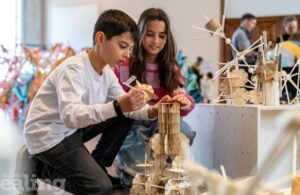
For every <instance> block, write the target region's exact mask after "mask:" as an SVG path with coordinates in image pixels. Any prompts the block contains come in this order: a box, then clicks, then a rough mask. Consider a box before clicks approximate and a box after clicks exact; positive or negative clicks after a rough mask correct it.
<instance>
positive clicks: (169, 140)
mask: <svg viewBox="0 0 300 195" xmlns="http://www.w3.org/2000/svg"><path fill="white" fill-rule="evenodd" d="M158 123H159V131H158V133H156V134H154V135H153V136H152V137H151V139H150V142H149V144H150V148H151V150H152V156H153V161H151V162H147V159H146V158H145V163H144V164H139V165H137V166H140V167H144V168H145V169H144V173H139V174H137V175H136V176H135V177H134V179H133V185H132V188H131V191H130V194H139V195H141V194H148V195H156V194H166V195H177V194H182V195H191V194H199V193H200V192H202V191H203V190H204V184H203V182H197V184H195V182H193V183H192V182H191V181H190V180H189V179H188V178H187V177H184V176H183V173H184V170H183V169H182V168H181V164H182V163H181V162H182V159H184V156H185V155H184V148H186V147H188V143H189V141H188V139H187V137H186V136H185V135H184V134H181V133H180V129H179V128H180V106H179V104H178V103H161V104H160V105H159V110H158ZM168 158H170V159H171V160H172V164H169V163H167V161H166V160H167V159H168Z"/></svg>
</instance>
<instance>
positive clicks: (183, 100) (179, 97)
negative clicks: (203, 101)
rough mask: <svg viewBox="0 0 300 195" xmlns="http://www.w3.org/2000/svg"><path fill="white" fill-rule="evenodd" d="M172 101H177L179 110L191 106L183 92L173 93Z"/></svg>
mask: <svg viewBox="0 0 300 195" xmlns="http://www.w3.org/2000/svg"><path fill="white" fill-rule="evenodd" d="M172 101H174V102H178V103H179V104H180V109H181V110H189V109H190V108H191V106H192V102H191V101H190V100H189V99H188V98H187V97H186V96H185V95H184V94H177V95H175V96H174V97H172Z"/></svg>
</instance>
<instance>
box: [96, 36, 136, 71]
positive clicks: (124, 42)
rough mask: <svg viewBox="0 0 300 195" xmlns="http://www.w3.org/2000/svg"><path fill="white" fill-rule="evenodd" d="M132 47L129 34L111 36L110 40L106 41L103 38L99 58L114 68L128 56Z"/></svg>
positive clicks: (132, 43)
mask: <svg viewBox="0 0 300 195" xmlns="http://www.w3.org/2000/svg"><path fill="white" fill-rule="evenodd" d="M133 45H134V41H133V39H132V34H131V33H130V32H124V33H122V34H121V35H117V36H113V37H112V38H111V39H110V40H107V39H106V37H105V36H104V38H103V41H102V43H101V49H100V53H101V54H100V56H102V58H103V60H104V62H105V63H106V64H109V65H110V66H111V67H116V66H118V65H120V64H122V63H123V62H124V61H125V60H126V59H127V58H128V57H129V56H130V54H131V51H132V48H133Z"/></svg>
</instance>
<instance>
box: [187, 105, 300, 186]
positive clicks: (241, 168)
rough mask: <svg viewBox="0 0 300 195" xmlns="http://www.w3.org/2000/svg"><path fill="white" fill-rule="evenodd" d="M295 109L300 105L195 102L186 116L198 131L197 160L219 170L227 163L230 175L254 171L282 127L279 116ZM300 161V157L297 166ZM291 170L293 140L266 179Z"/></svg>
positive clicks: (196, 142)
mask: <svg viewBox="0 0 300 195" xmlns="http://www.w3.org/2000/svg"><path fill="white" fill-rule="evenodd" d="M295 109H299V111H300V106H299V105H288V106H262V105H246V106H234V105H224V104H221V105H196V107H195V109H194V110H193V111H192V113H190V114H189V115H188V116H187V117H185V118H184V120H185V121H186V122H188V123H189V124H190V125H191V126H192V128H193V129H194V130H195V131H197V135H196V139H195V141H194V143H193V145H192V148H191V152H192V153H193V156H194V159H195V161H196V162H198V163H201V164H203V165H204V166H206V167H207V168H210V169H216V170H220V165H224V167H225V169H226V172H227V174H228V176H229V177H231V178H238V177H245V176H253V175H255V174H256V172H257V170H258V169H259V168H260V167H261V165H262V163H263V162H264V160H265V158H266V156H267V155H268V154H269V152H270V151H271V149H272V145H273V144H274V143H275V142H276V139H277V137H278V136H277V135H278V134H279V133H280V132H281V131H283V130H282V129H279V128H278V127H277V125H276V122H277V118H278V117H277V116H278V115H279V114H280V113H282V112H283V111H289V110H295ZM299 151H300V150H299ZM298 156H299V155H298ZM299 162H300V159H298V165H297V167H298V168H299V167H300V166H299V165H300V163H299ZM291 172H292V143H291V144H290V146H289V148H288V149H287V151H285V153H283V154H282V155H281V156H280V157H279V158H278V160H277V162H275V164H274V167H273V168H271V170H270V171H269V173H268V174H267V175H266V177H265V181H273V180H275V179H278V178H281V177H283V176H286V175H288V174H291Z"/></svg>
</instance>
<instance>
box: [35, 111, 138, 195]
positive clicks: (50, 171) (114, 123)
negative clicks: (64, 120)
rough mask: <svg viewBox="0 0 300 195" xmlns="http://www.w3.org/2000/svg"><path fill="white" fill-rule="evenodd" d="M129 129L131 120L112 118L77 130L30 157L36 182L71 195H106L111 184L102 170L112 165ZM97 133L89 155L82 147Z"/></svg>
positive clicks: (110, 189) (110, 188) (110, 190)
mask: <svg viewBox="0 0 300 195" xmlns="http://www.w3.org/2000/svg"><path fill="white" fill-rule="evenodd" d="M132 125H133V120H132V119H128V118H125V117H116V118H112V119H109V120H107V121H105V122H102V123H99V124H96V125H92V126H89V127H86V128H82V129H78V130H77V131H76V132H75V133H74V134H72V135H70V136H69V137H66V138H65V139H64V140H63V141H62V142H61V143H59V144H58V145H56V146H55V147H53V148H51V149H49V150H47V151H45V152H42V153H40V154H36V155H34V162H35V170H36V171H35V172H36V175H37V178H39V179H41V180H42V181H50V182H51V183H50V184H51V185H56V186H57V187H60V188H62V189H64V190H65V191H68V192H71V193H73V194H80V195H81V194H91V195H94V194H95V195H96V194H101V195H102V194H110V193H111V192H112V183H111V182H110V180H109V178H108V177H107V175H106V171H105V170H104V169H103V168H104V167H108V166H110V165H111V164H112V163H113V161H114V159H115V157H116V155H117V153H118V151H119V149H120V147H121V145H122V143H123V141H124V139H125V138H126V135H127V133H128V131H129V130H130V129H131V127H132ZM100 133H102V135H101V138H100V140H99V142H98V144H97V146H96V148H95V149H94V151H93V152H92V155H91V154H90V153H89V152H88V150H87V149H86V147H85V146H84V145H83V144H84V143H85V142H87V141H88V140H90V139H92V138H93V137H95V136H97V135H98V134H100ZM57 181H64V182H57Z"/></svg>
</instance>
